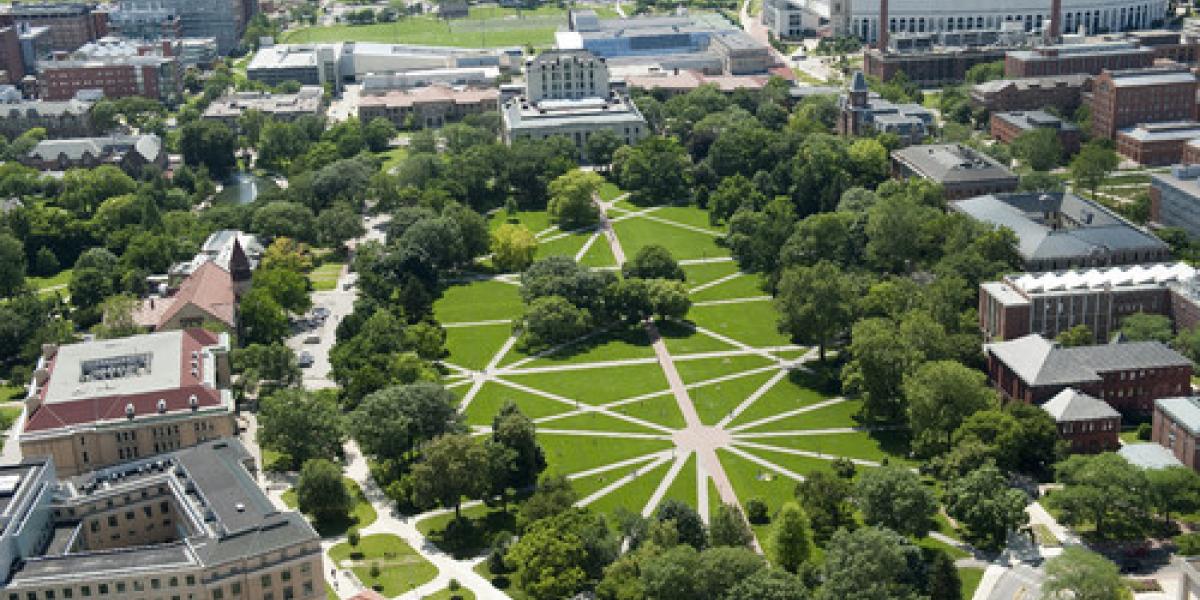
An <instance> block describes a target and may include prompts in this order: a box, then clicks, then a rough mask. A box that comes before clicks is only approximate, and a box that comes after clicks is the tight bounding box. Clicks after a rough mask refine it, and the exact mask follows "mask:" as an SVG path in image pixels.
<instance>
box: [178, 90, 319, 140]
mask: <svg viewBox="0 0 1200 600" xmlns="http://www.w3.org/2000/svg"><path fill="white" fill-rule="evenodd" d="M250 110H255V111H258V112H260V113H262V114H264V115H266V116H268V117H271V118H272V119H274V120H276V121H294V120H296V119H298V118H300V117H303V116H313V117H319V116H321V115H323V114H324V113H325V90H323V89H322V88H321V87H320V86H315V85H312V86H303V87H301V88H300V90H299V91H298V92H296V93H295V94H273V93H271V92H233V93H231V94H227V95H225V96H221V97H220V98H217V99H216V100H213V101H212V103H211V104H209V105H208V108H206V109H204V114H203V115H201V117H202V118H204V119H209V120H212V121H220V122H222V123H224V124H226V125H228V126H229V127H231V128H232V129H234V130H235V131H236V130H237V123H238V117H240V116H242V115H243V114H245V113H246V111H250Z"/></svg>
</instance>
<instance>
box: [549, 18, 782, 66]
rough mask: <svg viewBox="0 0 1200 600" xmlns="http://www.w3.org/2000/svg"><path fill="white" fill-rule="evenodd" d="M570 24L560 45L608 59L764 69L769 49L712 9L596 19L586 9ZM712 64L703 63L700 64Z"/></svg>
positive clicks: (613, 62) (559, 36)
mask: <svg viewBox="0 0 1200 600" xmlns="http://www.w3.org/2000/svg"><path fill="white" fill-rule="evenodd" d="M569 24H570V27H569V30H568V31H560V32H558V34H557V35H556V46H557V48H558V49H559V50H587V51H588V52H591V53H592V54H593V55H595V56H597V57H599V58H603V59H605V60H606V62H607V63H608V64H609V65H610V67H614V66H616V65H622V66H624V65H633V64H638V65H656V66H658V67H659V68H662V69H667V70H670V69H674V68H683V69H689V68H699V70H701V71H703V72H705V73H707V74H711V75H719V74H721V73H730V74H734V75H746V74H755V73H765V72H766V71H767V69H769V68H770V67H772V66H774V63H775V61H774V59H773V58H772V57H771V50H770V48H768V47H767V45H766V44H764V43H762V42H760V41H758V40H755V39H754V38H753V37H751V36H750V35H749V34H747V33H746V32H744V31H742V30H741V28H739V27H737V26H736V25H734V24H733V23H730V22H729V21H727V20H725V18H724V17H722V16H720V15H718V14H715V13H704V14H698V15H686V16H659V15H654V16H645V15H642V16H635V17H630V18H624V19H598V18H596V14H595V12H594V11H591V10H579V11H572V16H571V18H570V19H569ZM710 66H711V67H715V69H713V68H705V67H710Z"/></svg>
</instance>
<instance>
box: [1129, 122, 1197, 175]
mask: <svg viewBox="0 0 1200 600" xmlns="http://www.w3.org/2000/svg"><path fill="white" fill-rule="evenodd" d="M1197 138H1200V123H1198V122H1196V121H1172V122H1164V123H1142V124H1139V125H1136V126H1134V127H1130V128H1127V129H1122V130H1120V131H1118V132H1117V136H1116V140H1117V152H1118V153H1120V154H1122V155H1124V156H1125V157H1126V158H1128V159H1130V160H1132V161H1134V162H1136V163H1138V164H1139V165H1145V166H1164V165H1170V164H1176V163H1179V162H1181V161H1182V160H1183V155H1184V152H1185V150H1186V148H1187V146H1188V144H1189V143H1190V142H1191V141H1192V140H1195V139H1197Z"/></svg>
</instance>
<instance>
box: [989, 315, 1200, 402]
mask: <svg viewBox="0 0 1200 600" xmlns="http://www.w3.org/2000/svg"><path fill="white" fill-rule="evenodd" d="M984 353H985V354H986V356H987V371H988V378H989V380H990V381H991V383H992V385H993V386H994V387H995V388H996V390H997V391H998V392H1000V394H1002V395H1003V396H1004V397H1005V398H1007V399H1009V400H1013V401H1017V402H1024V403H1026V404H1038V405H1041V404H1044V403H1046V402H1048V401H1049V400H1051V399H1052V398H1054V397H1055V396H1057V395H1058V394H1059V393H1061V392H1062V391H1064V390H1066V389H1068V388H1073V389H1075V390H1077V391H1080V392H1083V393H1085V394H1089V395H1092V396H1094V397H1096V398H1099V399H1101V400H1103V401H1104V402H1106V403H1108V405H1109V406H1111V407H1112V408H1114V409H1116V410H1118V411H1120V412H1121V413H1123V414H1144V415H1147V416H1148V415H1150V413H1151V412H1152V411H1153V409H1154V401H1155V400H1157V399H1159V398H1165V397H1168V396H1175V395H1179V394H1181V393H1186V392H1187V391H1188V390H1190V389H1191V378H1192V361H1191V360H1190V359H1188V358H1187V357H1186V356H1183V355H1182V354H1179V353H1178V352H1176V351H1174V350H1172V349H1171V348H1170V347H1168V346H1167V345H1166V344H1163V343H1161V342H1129V343H1121V344H1100V345H1096V346H1075V347H1072V348H1063V347H1060V346H1058V344H1056V343H1054V342H1051V341H1050V340H1047V339H1046V338H1044V337H1042V336H1040V335H1037V334H1030V335H1027V336H1025V337H1021V338H1017V339H1014V340H1008V341H1004V342H996V343H992V344H987V345H986V346H984Z"/></svg>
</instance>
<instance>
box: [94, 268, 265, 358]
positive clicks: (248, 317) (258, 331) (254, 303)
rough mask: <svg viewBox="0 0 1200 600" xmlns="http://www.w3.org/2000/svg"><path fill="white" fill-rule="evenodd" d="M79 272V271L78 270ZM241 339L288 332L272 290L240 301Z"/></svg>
mask: <svg viewBox="0 0 1200 600" xmlns="http://www.w3.org/2000/svg"><path fill="white" fill-rule="evenodd" d="M77 273H78V272H77ZM238 325H239V327H240V328H241V332H242V334H241V336H240V337H241V341H242V342H243V343H246V344H273V343H276V342H278V341H280V340H282V339H283V338H284V336H286V335H287V332H288V319H287V314H285V313H284V311H283V307H282V306H280V305H279V303H278V302H276V301H275V299H274V298H273V297H271V294H270V292H268V291H266V290H260V289H251V290H250V291H249V292H247V293H246V295H245V296H242V300H241V302H239V303H238Z"/></svg>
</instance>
